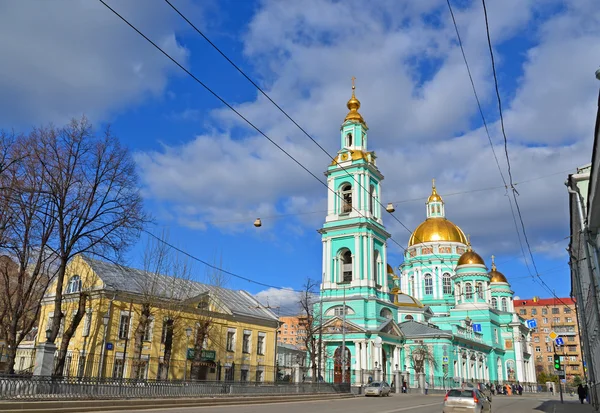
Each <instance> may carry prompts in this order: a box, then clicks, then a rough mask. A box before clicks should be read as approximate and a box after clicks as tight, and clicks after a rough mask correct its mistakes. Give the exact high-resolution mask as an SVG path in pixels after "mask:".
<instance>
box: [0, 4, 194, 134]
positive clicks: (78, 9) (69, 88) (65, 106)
mask: <svg viewBox="0 0 600 413" xmlns="http://www.w3.org/2000/svg"><path fill="white" fill-rule="evenodd" d="M145 3H146V2H144V1H137V0H129V1H119V2H115V1H112V2H109V4H110V5H112V6H114V8H116V9H117V11H119V12H120V13H122V15H124V17H126V18H127V19H129V20H130V21H131V22H132V23H133V24H135V25H137V26H139V27H140V29H141V30H142V31H143V32H145V33H146V34H147V35H148V36H150V37H151V38H152V39H153V40H154V41H156V42H157V43H158V44H159V45H160V46H162V47H163V48H165V50H166V51H167V52H169V53H171V54H172V55H173V56H174V57H175V58H177V59H179V60H181V61H183V62H185V61H186V57H187V51H186V50H185V48H184V47H182V46H181V45H180V44H178V43H177V40H176V39H175V33H174V28H173V27H174V25H175V24H174V23H173V20H174V18H175V17H176V15H174V13H165V12H166V11H167V9H166V8H164V7H166V5H164V4H162V3H160V2H153V6H152V7H145ZM157 6H159V7H157ZM161 6H163V7H161ZM0 50H2V65H1V68H0V90H2V93H1V94H0V124H8V125H10V126H11V127H12V126H16V125H25V126H31V125H35V124H38V123H40V122H49V121H52V122H54V123H59V124H60V123H62V122H64V121H65V120H67V119H68V118H70V117H72V116H80V115H81V114H83V113H85V114H86V115H87V116H88V117H90V118H91V119H100V120H103V119H105V117H106V116H107V115H110V114H111V113H113V112H115V111H118V110H121V109H123V108H125V107H127V106H128V105H131V104H132V103H140V102H142V101H143V100H145V99H149V98H150V99H151V98H157V97H159V96H160V95H161V94H162V93H163V91H164V89H165V87H166V84H167V80H168V76H169V75H172V74H173V73H175V72H176V68H175V67H174V66H173V64H172V63H171V62H169V61H168V60H167V59H165V57H164V56H162V55H161V54H160V53H159V52H157V51H156V50H155V49H154V48H153V47H152V46H150V45H149V44H148V43H146V41H145V40H144V39H142V38H141V37H140V36H139V35H137V34H136V33H135V32H134V31H133V30H132V29H130V28H129V27H127V26H126V25H125V23H123V22H122V21H121V20H120V19H118V18H117V17H116V16H115V15H114V14H113V13H112V12H110V11H109V10H108V9H107V8H106V7H104V6H103V5H102V4H101V3H100V2H97V1H92V2H90V1H72V0H62V1H31V0H23V1H14V2H2V3H1V4H0Z"/></svg>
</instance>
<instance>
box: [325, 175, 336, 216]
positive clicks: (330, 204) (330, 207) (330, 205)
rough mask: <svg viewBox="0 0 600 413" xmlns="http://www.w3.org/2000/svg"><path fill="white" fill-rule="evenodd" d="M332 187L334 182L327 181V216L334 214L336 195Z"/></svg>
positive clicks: (331, 179) (331, 180)
mask: <svg viewBox="0 0 600 413" xmlns="http://www.w3.org/2000/svg"><path fill="white" fill-rule="evenodd" d="M333 185H334V180H333V178H330V179H329V180H328V181H327V186H328V187H329V194H328V195H327V215H333V214H335V213H336V211H335V198H337V193H336V191H335V188H334V187H333Z"/></svg>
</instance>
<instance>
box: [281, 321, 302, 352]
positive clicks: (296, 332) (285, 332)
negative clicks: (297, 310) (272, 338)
mask: <svg viewBox="0 0 600 413" xmlns="http://www.w3.org/2000/svg"><path fill="white" fill-rule="evenodd" d="M306 323H307V317H306V316H288V317H279V330H278V331H277V342H278V343H280V344H290V345H293V346H295V347H296V348H298V349H299V350H306V343H305V340H306Z"/></svg>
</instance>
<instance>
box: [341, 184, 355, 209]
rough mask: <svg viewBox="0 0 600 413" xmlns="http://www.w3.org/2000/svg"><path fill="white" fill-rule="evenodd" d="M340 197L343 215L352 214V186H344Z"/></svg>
mask: <svg viewBox="0 0 600 413" xmlns="http://www.w3.org/2000/svg"><path fill="white" fill-rule="evenodd" d="M340 196H341V198H342V214H348V213H350V212H351V211H352V185H350V184H344V185H342V192H341V194H340Z"/></svg>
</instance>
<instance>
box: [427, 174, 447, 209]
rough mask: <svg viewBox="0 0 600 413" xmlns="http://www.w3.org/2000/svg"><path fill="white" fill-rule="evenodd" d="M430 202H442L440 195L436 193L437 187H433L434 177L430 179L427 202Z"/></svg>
mask: <svg viewBox="0 0 600 413" xmlns="http://www.w3.org/2000/svg"><path fill="white" fill-rule="evenodd" d="M430 202H444V201H443V200H442V197H441V196H439V195H438V193H437V189H435V179H432V180H431V195H429V198H428V199H427V203H430Z"/></svg>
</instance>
